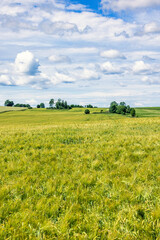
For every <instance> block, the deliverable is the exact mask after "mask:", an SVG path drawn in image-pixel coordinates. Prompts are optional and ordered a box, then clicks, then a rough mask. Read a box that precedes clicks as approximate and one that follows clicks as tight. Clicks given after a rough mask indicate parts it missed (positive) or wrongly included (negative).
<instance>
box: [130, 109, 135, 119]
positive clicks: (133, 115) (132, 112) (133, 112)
mask: <svg viewBox="0 0 160 240" xmlns="http://www.w3.org/2000/svg"><path fill="white" fill-rule="evenodd" d="M130 113H131V116H132V117H135V116H136V110H135V109H134V108H131V112H130Z"/></svg>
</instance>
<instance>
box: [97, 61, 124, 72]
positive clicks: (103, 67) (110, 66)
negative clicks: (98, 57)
mask: <svg viewBox="0 0 160 240" xmlns="http://www.w3.org/2000/svg"><path fill="white" fill-rule="evenodd" d="M101 70H102V71H103V72H104V73H105V74H118V73H121V72H122V71H121V70H120V68H119V67H117V66H113V64H112V63H110V62H105V63H103V64H102V65H101Z"/></svg>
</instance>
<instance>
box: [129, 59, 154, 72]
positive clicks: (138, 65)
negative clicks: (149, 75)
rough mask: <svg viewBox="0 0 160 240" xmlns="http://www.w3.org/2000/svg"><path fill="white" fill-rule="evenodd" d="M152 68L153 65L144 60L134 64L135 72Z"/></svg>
mask: <svg viewBox="0 0 160 240" xmlns="http://www.w3.org/2000/svg"><path fill="white" fill-rule="evenodd" d="M150 70H151V66H150V65H149V64H147V63H144V62H143V61H136V62H135V63H134V66H133V72H134V73H144V72H148V71H150Z"/></svg>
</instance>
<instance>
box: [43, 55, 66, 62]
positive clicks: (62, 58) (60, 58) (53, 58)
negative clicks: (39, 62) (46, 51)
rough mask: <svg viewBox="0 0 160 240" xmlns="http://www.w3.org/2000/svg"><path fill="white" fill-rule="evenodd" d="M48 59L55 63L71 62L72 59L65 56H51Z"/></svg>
mask: <svg viewBox="0 0 160 240" xmlns="http://www.w3.org/2000/svg"><path fill="white" fill-rule="evenodd" d="M48 59H49V61H51V62H53V63H61V62H68V63H69V62H71V59H70V58H69V57H68V56H65V55H51V56H50V57H49V58H48Z"/></svg>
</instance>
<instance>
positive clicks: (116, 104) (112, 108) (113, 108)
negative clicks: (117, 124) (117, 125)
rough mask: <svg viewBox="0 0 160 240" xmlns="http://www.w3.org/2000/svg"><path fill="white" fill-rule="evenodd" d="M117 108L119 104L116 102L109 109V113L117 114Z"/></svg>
mask: <svg viewBox="0 0 160 240" xmlns="http://www.w3.org/2000/svg"><path fill="white" fill-rule="evenodd" d="M117 107H118V103H117V102H115V101H113V102H111V104H110V107H109V112H110V113H116V111H117Z"/></svg>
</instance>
